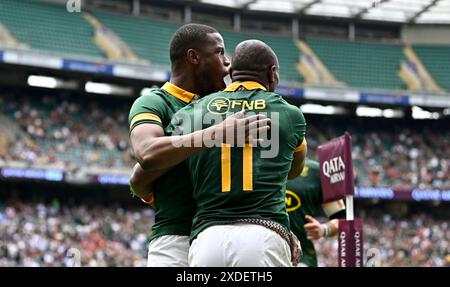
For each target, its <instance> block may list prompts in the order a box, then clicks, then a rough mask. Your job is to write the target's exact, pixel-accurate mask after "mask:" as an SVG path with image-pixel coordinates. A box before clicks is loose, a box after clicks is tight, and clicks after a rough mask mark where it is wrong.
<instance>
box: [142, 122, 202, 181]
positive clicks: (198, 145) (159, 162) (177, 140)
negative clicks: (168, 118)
mask: <svg viewBox="0 0 450 287" xmlns="http://www.w3.org/2000/svg"><path fill="white" fill-rule="evenodd" d="M206 130H208V129H206ZM206 130H201V131H196V132H193V133H190V134H187V135H182V136H164V137H158V138H154V139H152V140H151V141H150V142H149V143H148V144H147V145H146V147H145V148H143V149H142V151H141V152H140V154H141V156H140V157H137V158H138V162H139V164H140V165H141V167H142V168H143V169H144V170H145V171H146V172H147V171H148V172H152V171H158V170H161V169H169V168H172V167H174V166H176V165H177V164H179V163H181V162H183V161H184V160H186V159H187V158H188V157H190V156H192V155H194V154H196V153H197V152H199V151H200V150H202V149H203V148H205V147H206V145H205V141H204V140H203V139H204V135H205V131H206ZM208 131H210V130H208Z"/></svg>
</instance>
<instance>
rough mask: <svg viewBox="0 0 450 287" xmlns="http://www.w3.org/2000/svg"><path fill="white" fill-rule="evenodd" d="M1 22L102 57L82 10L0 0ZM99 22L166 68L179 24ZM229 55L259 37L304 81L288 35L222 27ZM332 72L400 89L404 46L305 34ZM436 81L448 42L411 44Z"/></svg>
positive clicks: (53, 44) (443, 78)
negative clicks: (170, 43) (315, 36)
mask: <svg viewBox="0 0 450 287" xmlns="http://www.w3.org/2000/svg"><path fill="white" fill-rule="evenodd" d="M0 7H1V9H0V22H1V23H2V24H3V25H4V26H5V28H6V29H7V30H8V31H9V32H10V33H11V35H12V36H13V37H14V38H15V39H17V41H18V42H20V43H24V44H26V45H29V46H30V47H31V48H33V49H37V50H46V51H51V52H58V53H66V54H75V55H87V56H96V57H105V55H104V52H103V51H102V50H101V49H100V48H99V47H98V46H96V45H95V43H94V40H93V36H94V29H93V27H92V26H91V25H90V24H89V23H88V21H87V20H86V19H85V18H84V17H83V14H82V13H68V12H67V11H66V10H65V7H64V6H61V5H53V4H46V3H40V2H35V1H32V0H23V1H14V0H2V1H1V3H0ZM92 15H93V16H94V17H95V18H96V19H98V20H99V21H100V22H101V23H102V25H104V26H105V27H107V28H109V29H112V31H114V33H115V34H116V35H117V36H118V37H119V38H120V39H121V40H123V41H124V42H125V43H126V45H128V46H129V47H130V48H131V51H132V52H134V53H135V54H136V55H137V57H138V58H140V59H143V60H149V61H150V62H151V63H152V64H154V65H159V66H161V67H162V68H164V69H169V66H170V60H169V54H168V50H169V42H170V38H171V36H172V34H173V33H174V32H175V31H176V29H177V28H178V27H180V25H181V24H182V23H174V22H166V21H159V20H153V19H149V18H145V17H135V16H131V15H119V14H112V13H105V12H92ZM218 29H219V31H220V32H221V33H222V35H223V36H224V40H225V43H226V48H227V50H228V54H229V55H231V54H232V53H233V50H234V47H235V46H236V44H237V43H239V42H240V41H243V40H245V39H250V38H256V39H260V40H262V41H265V42H266V43H267V44H269V45H270V46H272V47H273V49H274V50H275V52H276V53H277V54H278V57H279V61H280V66H281V75H280V76H281V80H284V81H288V82H304V77H303V75H301V73H300V72H299V71H298V70H297V69H296V65H297V64H298V62H299V60H300V59H301V55H302V52H301V50H300V49H299V48H298V47H297V46H296V44H295V42H294V41H293V39H292V38H290V37H289V36H278V35H270V36H269V35H257V34H246V33H237V32H231V31H223V30H221V29H220V27H218ZM303 40H304V42H305V43H306V44H307V45H308V46H309V47H310V48H311V49H312V50H313V51H314V53H315V54H316V55H317V56H318V57H319V58H320V60H321V61H322V63H323V64H324V65H325V66H326V67H327V68H328V70H329V71H330V72H331V73H332V74H333V75H334V76H335V78H336V80H337V81H339V82H342V83H345V84H348V85H349V86H353V87H358V88H382V89H404V88H405V84H404V83H403V82H402V80H401V78H400V77H399V76H398V71H399V68H400V64H401V63H402V61H403V60H404V59H405V55H404V54H403V52H402V46H401V45H396V44H381V43H365V42H351V41H337V40H323V39H320V40H319V39H303ZM413 48H414V51H415V52H416V53H417V55H418V57H419V59H421V60H422V62H423V63H424V65H425V67H426V68H427V70H428V71H429V72H430V73H431V76H432V77H433V78H434V79H435V80H436V81H437V83H438V85H439V86H440V87H442V88H444V89H447V90H450V76H449V75H450V68H449V66H448V65H444V63H448V62H449V61H450V46H425V45H416V46H414V47H413Z"/></svg>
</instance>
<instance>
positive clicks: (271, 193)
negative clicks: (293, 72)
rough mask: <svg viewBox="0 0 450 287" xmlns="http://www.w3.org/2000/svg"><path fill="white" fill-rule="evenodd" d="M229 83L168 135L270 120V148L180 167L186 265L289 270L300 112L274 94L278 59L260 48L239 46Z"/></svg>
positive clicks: (240, 150)
mask: <svg viewBox="0 0 450 287" xmlns="http://www.w3.org/2000/svg"><path fill="white" fill-rule="evenodd" d="M230 76H231V78H232V80H233V83H232V84H231V85H229V86H228V87H227V88H226V89H225V90H224V91H222V92H217V93H214V94H212V95H209V96H206V97H204V98H202V99H200V100H199V101H196V102H195V103H193V104H190V105H189V106H187V107H185V108H183V109H182V110H180V111H179V112H177V114H176V115H175V117H174V120H173V121H172V124H171V125H170V126H169V128H168V129H167V131H168V132H173V134H186V133H191V132H192V130H198V129H206V128H208V127H210V126H211V125H212V123H213V122H217V121H220V120H221V119H223V118H225V117H226V116H227V115H229V114H232V113H236V112H241V111H243V110H247V111H248V110H251V111H252V112H255V113H258V114H259V113H263V114H266V115H267V117H269V118H271V131H270V140H269V139H267V141H268V142H270V146H267V145H263V144H262V143H258V144H257V145H251V144H245V143H243V144H242V145H241V146H231V145H229V144H218V145H216V146H215V147H211V148H209V149H204V150H202V151H200V152H198V153H196V154H195V155H192V156H190V157H189V158H188V159H187V160H186V163H187V167H188V170H189V174H190V177H191V181H192V184H193V187H194V199H195V202H196V204H197V208H196V214H195V217H194V221H193V226H192V232H191V240H192V245H191V249H190V251H189V265H190V266H228V267H231V266H233V267H234V266H260V267H264V266H265V267H271V266H290V265H291V262H290V261H291V250H290V245H289V243H290V242H289V232H290V227H289V217H288V214H287V212H286V205H285V185H286V181H287V179H288V175H289V177H291V178H292V177H295V176H297V175H298V174H300V172H301V170H302V169H303V164H304V158H305V153H306V147H305V139H304V136H305V128H306V124H305V119H304V117H303V114H302V112H301V111H300V109H299V108H297V107H295V106H293V105H290V104H288V103H287V102H286V101H285V100H284V99H283V98H282V97H281V96H279V95H278V94H276V93H274V90H275V88H276V86H277V84H278V80H279V65H278V59H277V56H276V55H275V53H274V52H273V50H272V49H271V48H270V47H269V46H267V45H266V44H265V43H263V42H261V41H258V40H247V41H244V42H242V43H240V44H239V45H238V46H237V47H236V50H235V54H234V56H233V60H232V64H231V67H230ZM207 118H209V119H212V118H214V119H215V120H212V121H208V120H205V119H207ZM216 120H217V121H216ZM173 134H172V135H173ZM221 142H222V141H221V140H219V143H221ZM272 149H274V150H276V152H275V153H273V154H271V152H272V151H273V150H272Z"/></svg>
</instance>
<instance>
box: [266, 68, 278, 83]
mask: <svg viewBox="0 0 450 287" xmlns="http://www.w3.org/2000/svg"><path fill="white" fill-rule="evenodd" d="M276 73H277V66H275V65H272V66H270V67H269V70H268V71H267V79H268V80H269V84H270V85H272V84H274V83H275V82H276V81H277V75H276Z"/></svg>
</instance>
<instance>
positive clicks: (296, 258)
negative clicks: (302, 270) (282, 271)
mask: <svg viewBox="0 0 450 287" xmlns="http://www.w3.org/2000/svg"><path fill="white" fill-rule="evenodd" d="M289 241H290V244H289V247H290V248H291V263H292V266H294V267H295V266H297V265H298V263H299V262H300V258H301V257H302V246H301V245H300V241H299V240H298V238H297V236H295V234H294V233H293V232H291V234H290V235H289Z"/></svg>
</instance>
